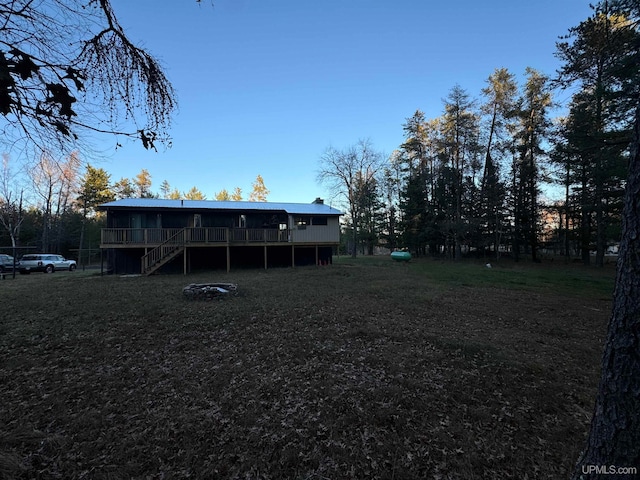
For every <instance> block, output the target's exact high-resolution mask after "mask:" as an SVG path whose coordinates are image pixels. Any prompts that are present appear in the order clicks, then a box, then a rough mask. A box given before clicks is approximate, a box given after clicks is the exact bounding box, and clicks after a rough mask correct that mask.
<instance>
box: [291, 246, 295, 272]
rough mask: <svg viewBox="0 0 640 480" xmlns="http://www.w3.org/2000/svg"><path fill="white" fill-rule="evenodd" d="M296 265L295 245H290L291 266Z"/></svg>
mask: <svg viewBox="0 0 640 480" xmlns="http://www.w3.org/2000/svg"><path fill="white" fill-rule="evenodd" d="M295 266H296V247H295V245H291V268H294V267H295Z"/></svg>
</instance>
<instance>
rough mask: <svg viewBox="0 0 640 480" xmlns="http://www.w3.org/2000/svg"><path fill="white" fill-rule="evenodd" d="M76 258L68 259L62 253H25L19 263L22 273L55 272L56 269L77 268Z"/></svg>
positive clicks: (71, 269) (72, 269)
mask: <svg viewBox="0 0 640 480" xmlns="http://www.w3.org/2000/svg"><path fill="white" fill-rule="evenodd" d="M76 266H77V265H76V261H75V260H67V259H66V258H64V257H63V256H62V255H52V254H50V253H34V254H31V253H30V254H28V255H24V256H23V257H22V258H21V259H20V262H19V263H18V270H19V271H20V273H23V274H24V273H31V272H44V273H53V272H55V271H56V270H69V271H70V272H73V271H74V270H75V269H76Z"/></svg>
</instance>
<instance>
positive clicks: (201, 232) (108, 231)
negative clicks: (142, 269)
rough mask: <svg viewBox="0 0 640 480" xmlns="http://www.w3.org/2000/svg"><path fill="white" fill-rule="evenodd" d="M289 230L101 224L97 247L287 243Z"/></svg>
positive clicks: (289, 237) (288, 241)
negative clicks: (121, 226)
mask: <svg viewBox="0 0 640 480" xmlns="http://www.w3.org/2000/svg"><path fill="white" fill-rule="evenodd" d="M290 241H291V235H290V231H289V230H278V229H271V228H225V227H200V228H103V229H102V235H101V241H100V248H132V247H143V248H153V247H157V246H158V245H161V244H166V243H167V242H169V243H176V244H180V245H184V246H190V247H197V246H216V245H219V246H226V245H247V244H255V245H263V244H269V245H272V244H278V243H279V244H288V243H290Z"/></svg>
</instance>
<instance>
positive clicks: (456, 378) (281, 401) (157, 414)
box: [0, 257, 614, 480]
mask: <svg viewBox="0 0 640 480" xmlns="http://www.w3.org/2000/svg"><path fill="white" fill-rule="evenodd" d="M613 276H614V272H613V267H610V268H607V269H605V270H598V269H595V268H584V267H580V266H573V265H562V264H558V263H556V264H555V265H554V264H552V263H547V264H542V265H530V264H525V263H523V264H513V263H500V264H495V263H494V264H493V265H492V268H490V269H489V268H486V267H485V266H484V264H483V263H460V264H457V263H451V262H441V261H433V260H414V261H412V262H410V263H409V264H404V263H403V264H399V263H393V262H391V261H390V259H389V258H388V257H385V258H364V259H357V260H352V259H350V258H345V257H342V258H339V259H336V260H335V261H334V264H333V265H332V266H327V267H307V268H296V269H274V270H268V271H264V270H261V271H256V270H252V271H249V270H247V271H238V272H231V273H230V274H226V273H221V272H210V273H199V274H196V275H190V276H188V277H184V276H181V275H175V276H169V275H165V276H152V277H149V278H146V277H126V278H123V277H100V276H97V275H95V274H93V273H90V272H74V273H67V272H60V273H55V274H52V275H44V274H33V275H29V276H20V277H18V278H16V279H15V280H4V281H0V304H1V305H2V307H3V313H2V319H1V320H0V399H1V402H0V479H14V478H16V479H130V478H139V479H182V478H195V479H208V478H212V479H215V478H222V479H301V480H305V479H309V480H311V479H322V480H325V479H331V480H338V479H352V478H353V479H359V478H362V479H364V478H367V479H398V480H403V479H424V478H432V479H468V480H473V479H486V478H513V479H520V480H521V479H534V478H540V479H548V478H566V477H567V476H568V474H569V472H570V470H571V469H572V467H573V465H574V463H575V461H576V459H577V456H578V454H579V450H580V448H581V446H582V444H583V442H584V439H585V435H586V429H587V425H588V422H589V420H590V416H591V410H592V403H593V398H594V395H595V389H596V386H597V381H598V371H599V363H600V357H601V349H602V341H603V338H604V334H605V330H606V324H607V321H608V318H609V313H610V308H611V302H610V299H611V294H612V289H613ZM192 282H194V283H205V282H234V283H237V284H238V290H239V293H238V295H237V296H234V297H229V298H224V299H217V300H211V301H194V300H186V299H185V298H184V297H183V295H182V287H184V286H185V285H187V284H188V283H192Z"/></svg>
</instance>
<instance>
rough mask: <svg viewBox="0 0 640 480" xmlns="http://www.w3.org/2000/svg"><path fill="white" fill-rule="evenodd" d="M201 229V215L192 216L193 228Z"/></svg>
mask: <svg viewBox="0 0 640 480" xmlns="http://www.w3.org/2000/svg"><path fill="white" fill-rule="evenodd" d="M200 227H202V215H201V214H199V213H194V214H193V228H200Z"/></svg>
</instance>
